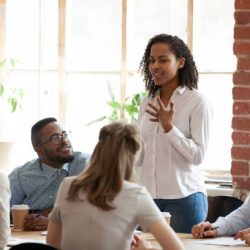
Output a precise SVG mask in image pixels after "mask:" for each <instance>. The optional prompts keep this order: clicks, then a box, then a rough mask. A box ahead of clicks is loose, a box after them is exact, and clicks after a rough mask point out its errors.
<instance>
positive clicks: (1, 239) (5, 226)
mask: <svg viewBox="0 0 250 250" xmlns="http://www.w3.org/2000/svg"><path fill="white" fill-rule="evenodd" d="M0 191H1V194H0V250H2V249H4V247H5V246H6V245H7V242H8V239H9V237H10V184H9V179H8V177H7V176H6V175H4V174H3V173H0Z"/></svg>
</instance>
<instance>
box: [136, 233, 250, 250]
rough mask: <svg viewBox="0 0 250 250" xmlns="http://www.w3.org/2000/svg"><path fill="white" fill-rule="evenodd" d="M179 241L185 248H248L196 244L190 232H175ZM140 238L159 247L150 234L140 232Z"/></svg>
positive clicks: (190, 249) (197, 249) (248, 247)
mask: <svg viewBox="0 0 250 250" xmlns="http://www.w3.org/2000/svg"><path fill="white" fill-rule="evenodd" d="M177 235H178V236H179V237H180V239H181V241H182V242H183V244H184V246H185V247H186V249H187V250H218V249H220V250H221V249H227V250H242V249H250V245H244V246H218V245H205V244H197V243H195V241H196V239H194V238H193V237H192V235H191V234H180V233H178V234H177ZM141 236H142V238H143V239H145V240H149V241H150V242H151V243H152V245H153V247H155V248H157V249H161V247H160V245H159V243H158V242H157V240H156V239H155V238H154V236H153V235H152V234H149V233H143V234H141Z"/></svg>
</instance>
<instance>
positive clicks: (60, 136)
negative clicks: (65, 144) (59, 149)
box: [39, 131, 71, 145]
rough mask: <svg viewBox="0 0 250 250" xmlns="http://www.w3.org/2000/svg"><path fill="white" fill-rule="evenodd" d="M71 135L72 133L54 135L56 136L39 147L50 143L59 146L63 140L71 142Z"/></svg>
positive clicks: (64, 132)
mask: <svg viewBox="0 0 250 250" xmlns="http://www.w3.org/2000/svg"><path fill="white" fill-rule="evenodd" d="M70 135H71V131H69V132H66V131H63V132H62V133H61V134H54V135H52V136H50V138H49V139H48V140H45V141H43V142H41V143H40V144H39V145H43V144H46V143H48V142H51V143H53V144H56V145H57V144H60V143H61V142H62V139H63V140H69V136H70Z"/></svg>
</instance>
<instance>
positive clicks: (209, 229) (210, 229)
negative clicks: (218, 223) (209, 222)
mask: <svg viewBox="0 0 250 250" xmlns="http://www.w3.org/2000/svg"><path fill="white" fill-rule="evenodd" d="M218 228H219V227H211V228H207V229H205V231H212V230H216V229H218Z"/></svg>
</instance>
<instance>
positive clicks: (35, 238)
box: [6, 231, 250, 250]
mask: <svg viewBox="0 0 250 250" xmlns="http://www.w3.org/2000/svg"><path fill="white" fill-rule="evenodd" d="M177 235H178V236H179V237H180V239H181V240H182V242H183V244H184V245H185V247H186V249H187V250H189V249H190V250H200V249H202V250H212V249H214V250H215V249H227V250H229V249H230V250H240V249H241V250H242V249H246V248H248V249H250V245H247V244H238V245H236V244H235V245H231V246H228V245H226V244H228V242H226V244H225V245H223V244H224V241H223V243H222V242H216V243H213V244H210V243H209V242H210V241H211V239H202V240H200V239H194V238H193V237H192V235H191V234H181V233H178V234H177ZM141 237H142V238H144V239H146V240H149V241H150V242H151V243H152V245H153V246H154V247H155V248H156V249H161V247H160V245H159V243H158V242H157V240H156V239H155V238H154V236H153V235H152V234H150V233H141ZM215 239H217V240H225V239H226V240H227V238H224V237H223V239H222V238H221V239H220V238H215ZM45 240H46V232H44V231H12V233H11V239H10V241H9V246H8V247H6V249H9V247H10V246H11V245H15V244H18V243H22V242H40V243H45ZM213 240H214V239H213ZM228 240H232V238H231V237H230V238H228ZM232 242H233V241H232ZM229 244H230V243H229ZM233 244H234V242H233Z"/></svg>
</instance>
